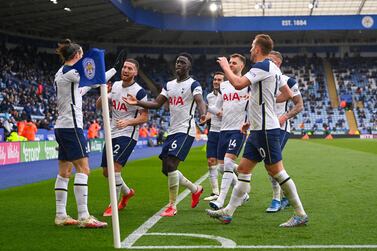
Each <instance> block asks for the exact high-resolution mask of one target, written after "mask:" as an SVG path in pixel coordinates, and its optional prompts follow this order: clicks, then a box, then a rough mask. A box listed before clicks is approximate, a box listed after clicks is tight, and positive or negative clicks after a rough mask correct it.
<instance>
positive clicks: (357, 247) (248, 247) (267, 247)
mask: <svg viewBox="0 0 377 251" xmlns="http://www.w3.org/2000/svg"><path fill="white" fill-rule="evenodd" d="M224 248H226V249H229V247H223V246H134V247H129V249H224ZM232 249H377V245H302V246H274V245H270V246H268V245H265V246H263V245H260V246H244V245H240V246H234V247H232Z"/></svg>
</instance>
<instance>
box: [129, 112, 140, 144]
mask: <svg viewBox="0 0 377 251" xmlns="http://www.w3.org/2000/svg"><path fill="white" fill-rule="evenodd" d="M138 112H139V110H136V112H135V115H134V119H136V117H137V113H138ZM135 131H136V125H134V129H133V130H132V133H131V137H130V138H131V139H133V138H134V134H135Z"/></svg>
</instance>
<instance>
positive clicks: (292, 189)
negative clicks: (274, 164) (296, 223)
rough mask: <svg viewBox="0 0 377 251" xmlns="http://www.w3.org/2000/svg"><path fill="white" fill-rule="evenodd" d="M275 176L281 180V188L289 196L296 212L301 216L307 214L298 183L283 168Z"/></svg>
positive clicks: (278, 180)
mask: <svg viewBox="0 0 377 251" xmlns="http://www.w3.org/2000/svg"><path fill="white" fill-rule="evenodd" d="M274 178H275V179H276V181H277V182H279V184H280V187H281V189H282V190H283V191H284V194H285V195H286V196H287V198H288V200H289V203H290V204H291V205H292V206H293V208H294V210H295V213H296V214H297V215H299V216H304V215H306V213H305V210H304V207H303V206H302V203H301V200H300V197H299V196H298V193H297V189H296V185H295V183H294V182H293V180H292V179H291V178H290V177H289V175H288V173H287V172H286V171H285V170H282V171H280V172H279V173H278V174H276V175H275V176H274Z"/></svg>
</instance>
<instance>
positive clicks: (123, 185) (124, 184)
mask: <svg viewBox="0 0 377 251" xmlns="http://www.w3.org/2000/svg"><path fill="white" fill-rule="evenodd" d="M119 175H120V179H121V181H122V186H121V192H122V194H124V195H126V194H128V193H129V192H130V191H131V189H130V188H129V187H128V186H127V184H126V182H124V179H123V178H122V175H121V173H119ZM117 184H118V183H117Z"/></svg>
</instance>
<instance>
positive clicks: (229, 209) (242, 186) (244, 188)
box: [224, 173, 251, 216]
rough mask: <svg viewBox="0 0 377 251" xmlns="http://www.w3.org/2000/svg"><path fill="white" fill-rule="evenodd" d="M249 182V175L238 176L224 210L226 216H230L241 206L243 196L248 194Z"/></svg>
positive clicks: (241, 174) (240, 174)
mask: <svg viewBox="0 0 377 251" xmlns="http://www.w3.org/2000/svg"><path fill="white" fill-rule="evenodd" d="M250 180H251V174H243V173H239V174H238V182H237V185H236V186H235V187H234V188H233V191H232V197H230V201H229V204H228V205H227V206H226V207H225V208H224V211H225V212H226V213H227V214H228V215H230V216H232V215H233V214H234V211H236V209H237V207H239V206H241V205H242V202H243V200H244V197H245V194H246V193H249V192H250Z"/></svg>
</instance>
